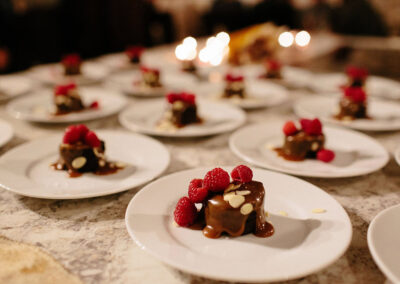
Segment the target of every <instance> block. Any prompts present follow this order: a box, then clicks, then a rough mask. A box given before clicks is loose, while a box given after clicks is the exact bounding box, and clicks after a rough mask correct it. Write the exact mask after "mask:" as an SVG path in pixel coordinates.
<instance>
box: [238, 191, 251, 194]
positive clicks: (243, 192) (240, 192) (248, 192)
mask: <svg viewBox="0 0 400 284" xmlns="http://www.w3.org/2000/svg"><path fill="white" fill-rule="evenodd" d="M250 193H251V191H250V190H238V191H236V194H237V195H249V194H250Z"/></svg>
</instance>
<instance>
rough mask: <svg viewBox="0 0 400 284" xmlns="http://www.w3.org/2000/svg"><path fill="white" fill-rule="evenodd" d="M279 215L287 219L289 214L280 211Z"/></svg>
mask: <svg viewBox="0 0 400 284" xmlns="http://www.w3.org/2000/svg"><path fill="white" fill-rule="evenodd" d="M278 213H279V215H282V216H285V217H287V215H288V213H287V212H286V211H279V212H278Z"/></svg>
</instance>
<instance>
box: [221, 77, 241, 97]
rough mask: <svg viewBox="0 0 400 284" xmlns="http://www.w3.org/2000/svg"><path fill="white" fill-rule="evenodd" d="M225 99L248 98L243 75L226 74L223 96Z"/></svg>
mask: <svg viewBox="0 0 400 284" xmlns="http://www.w3.org/2000/svg"><path fill="white" fill-rule="evenodd" d="M222 97H224V98H240V99H243V98H245V97H246V92H245V85H244V77H243V76H241V75H234V74H226V76H225V89H224V93H223V95H222Z"/></svg>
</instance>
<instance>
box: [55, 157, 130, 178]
mask: <svg viewBox="0 0 400 284" xmlns="http://www.w3.org/2000/svg"><path fill="white" fill-rule="evenodd" d="M111 165H113V166H111ZM51 167H52V168H53V169H54V170H57V171H67V172H68V175H69V177H71V178H76V177H80V176H81V175H82V174H83V172H78V171H74V170H71V169H68V167H67V166H66V165H65V164H64V163H62V162H60V161H58V162H56V163H54V164H51ZM123 168H124V167H117V166H116V165H115V163H110V162H106V164H105V166H104V167H99V168H97V170H95V171H93V172H92V173H93V174H95V175H98V176H105V175H110V174H113V173H116V172H117V171H119V170H122V169H123Z"/></svg>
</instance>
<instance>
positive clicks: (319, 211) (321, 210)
mask: <svg viewBox="0 0 400 284" xmlns="http://www.w3.org/2000/svg"><path fill="white" fill-rule="evenodd" d="M311 212H312V213H317V214H319V213H325V212H326V210H325V209H323V208H315V209H313V210H312V211H311Z"/></svg>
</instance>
